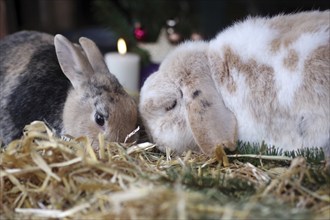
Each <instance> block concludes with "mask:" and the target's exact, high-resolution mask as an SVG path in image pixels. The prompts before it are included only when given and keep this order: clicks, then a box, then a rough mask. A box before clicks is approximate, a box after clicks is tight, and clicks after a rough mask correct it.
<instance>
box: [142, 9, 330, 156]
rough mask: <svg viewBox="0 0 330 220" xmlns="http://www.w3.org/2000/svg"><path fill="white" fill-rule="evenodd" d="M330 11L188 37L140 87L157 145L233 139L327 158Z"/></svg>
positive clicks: (209, 149) (230, 142)
mask: <svg viewBox="0 0 330 220" xmlns="http://www.w3.org/2000/svg"><path fill="white" fill-rule="evenodd" d="M329 21H330V11H323V12H320V11H312V12H301V13H297V14H290V15H278V16H275V17H272V18H259V17H256V18H252V17H250V18H247V19H246V20H244V21H242V22H238V23H236V24H234V25H233V26H231V27H229V28H227V29H226V30H224V31H223V32H221V33H219V34H218V35H217V36H216V38H215V39H213V40H211V41H210V42H185V43H183V44H182V45H180V46H178V48H176V49H175V50H174V51H173V52H172V53H171V54H169V55H168V56H167V58H166V59H165V60H164V61H163V63H162V64H161V66H160V68H159V70H158V72H156V73H154V74H153V75H151V76H150V77H149V78H148V79H147V80H146V81H145V83H144V85H143V87H142V90H141V98H140V106H139V108H140V112H141V116H142V120H143V122H144V124H145V126H146V130H147V131H149V133H150V137H151V138H152V140H154V141H155V142H156V143H157V144H158V145H159V148H160V149H164V148H165V147H170V148H172V149H173V150H174V151H176V152H178V153H180V152H182V151H184V150H187V149H193V150H195V149H198V148H200V149H201V150H202V151H203V152H204V153H207V154H212V153H213V151H214V149H215V147H216V146H219V145H220V146H223V147H225V148H228V149H230V150H234V149H235V147H236V141H237V140H238V139H239V140H242V141H247V142H250V143H252V142H254V143H260V142H262V141H265V143H267V144H269V145H275V146H276V147H279V148H283V149H284V150H293V149H298V148H301V147H324V149H325V152H326V155H327V157H328V158H329V159H330V110H329V109H330V44H329V42H330V39H329V36H330V32H329V31H330V29H329Z"/></svg>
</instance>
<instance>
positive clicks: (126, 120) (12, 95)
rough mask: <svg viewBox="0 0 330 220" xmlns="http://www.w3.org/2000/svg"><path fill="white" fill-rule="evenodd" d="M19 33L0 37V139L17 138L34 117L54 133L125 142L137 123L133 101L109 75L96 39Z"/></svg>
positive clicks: (6, 142)
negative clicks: (75, 40) (76, 43)
mask: <svg viewBox="0 0 330 220" xmlns="http://www.w3.org/2000/svg"><path fill="white" fill-rule="evenodd" d="M79 43H80V45H81V47H80V46H79V45H74V44H72V43H71V42H70V41H68V40H67V39H66V38H65V37H64V36H62V35H56V36H55V37H54V36H51V35H48V34H45V33H39V32H35V31H22V32H17V33H15V34H13V35H9V36H7V37H6V38H4V39H3V40H1V41H0V51H1V53H0V88H1V93H0V139H2V140H3V143H4V144H8V143H9V142H10V141H11V140H13V139H15V138H19V137H20V136H21V134H22V130H23V128H24V126H25V125H26V124H28V123H30V122H32V121H34V120H42V121H45V122H46V123H48V124H49V125H50V126H51V127H52V128H53V129H55V130H56V131H57V132H58V133H59V134H69V135H72V136H80V135H87V136H88V137H90V138H91V141H93V145H94V146H96V145H97V140H98V134H99V133H104V135H105V138H106V139H107V140H109V141H124V139H125V137H126V135H127V134H129V133H130V132H131V131H132V130H134V128H135V126H136V123H137V106H136V103H135V101H134V100H133V99H132V98H131V97H130V96H129V95H128V94H127V93H126V92H125V91H124V89H123V88H122V86H121V85H120V84H119V82H118V80H117V79H116V77H115V76H114V75H113V74H111V73H110V72H109V70H108V68H107V66H106V64H105V62H104V60H103V57H102V54H101V53H100V51H99V49H98V48H97V46H96V45H95V43H94V42H93V41H91V40H89V39H87V38H84V37H82V38H80V39H79Z"/></svg>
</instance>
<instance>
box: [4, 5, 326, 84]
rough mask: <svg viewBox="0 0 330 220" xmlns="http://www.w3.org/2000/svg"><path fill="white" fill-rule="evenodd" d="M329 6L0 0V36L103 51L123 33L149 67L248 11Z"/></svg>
mask: <svg viewBox="0 0 330 220" xmlns="http://www.w3.org/2000/svg"><path fill="white" fill-rule="evenodd" d="M329 8H330V1H329V0H269V1H267V0H0V25H1V26H0V39H1V38H3V37H5V36H6V35H8V34H11V33H14V32H16V31H20V30H39V31H43V32H48V33H51V34H57V33H61V34H63V35H65V36H66V37H68V38H69V39H70V40H71V41H74V42H76V41H77V40H78V38H79V37H81V36H85V37H89V38H91V39H92V40H94V41H95V42H96V44H97V45H98V46H99V48H100V49H101V51H102V53H106V52H108V51H115V50H116V43H117V39H118V38H119V37H123V38H124V39H125V41H126V42H127V45H128V50H129V51H133V52H135V53H138V54H139V55H140V57H141V60H142V67H149V66H150V64H158V63H160V62H161V61H162V59H163V58H164V56H165V55H166V53H167V52H169V51H170V50H171V49H173V48H174V47H175V45H177V44H178V43H180V42H182V41H183V40H187V39H192V40H199V39H204V40H209V39H211V38H213V37H214V36H215V35H216V34H217V33H218V32H219V31H221V30H222V29H224V28H226V27H227V26H229V25H230V24H232V23H233V22H235V21H239V20H242V19H244V18H245V17H246V16H248V15H252V16H255V15H259V16H271V15H275V14H279V13H292V12H299V11H306V10H312V9H319V10H325V9H329ZM329 22H330V21H329ZM153 68H157V65H156V66H153ZM150 71H154V69H151V70H150ZM146 74H148V73H146ZM142 75H143V74H142ZM142 80H143V76H142Z"/></svg>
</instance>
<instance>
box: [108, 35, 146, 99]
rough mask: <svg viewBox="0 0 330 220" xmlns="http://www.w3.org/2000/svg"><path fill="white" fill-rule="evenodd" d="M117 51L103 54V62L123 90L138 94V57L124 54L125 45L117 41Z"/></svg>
mask: <svg viewBox="0 0 330 220" xmlns="http://www.w3.org/2000/svg"><path fill="white" fill-rule="evenodd" d="M117 46H118V51H119V53H117V52H110V53H106V54H105V57H104V59H105V62H106V64H107V66H108V68H109V70H110V72H111V73H112V74H114V75H115V76H116V77H117V79H118V80H119V82H120V83H121V84H122V85H123V87H124V88H125V90H126V91H127V92H128V93H129V94H131V95H136V94H138V93H139V80H140V57H139V56H138V55H137V54H133V53H126V50H127V49H126V44H125V41H124V40H123V39H119V40H118V43H117Z"/></svg>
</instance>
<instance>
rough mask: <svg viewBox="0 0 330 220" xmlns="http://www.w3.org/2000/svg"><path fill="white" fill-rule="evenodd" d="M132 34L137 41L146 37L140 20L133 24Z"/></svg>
mask: <svg viewBox="0 0 330 220" xmlns="http://www.w3.org/2000/svg"><path fill="white" fill-rule="evenodd" d="M134 36H135V39H136V40H137V41H144V40H145V39H146V31H145V30H144V28H142V25H141V23H140V22H136V23H135V25H134Z"/></svg>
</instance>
